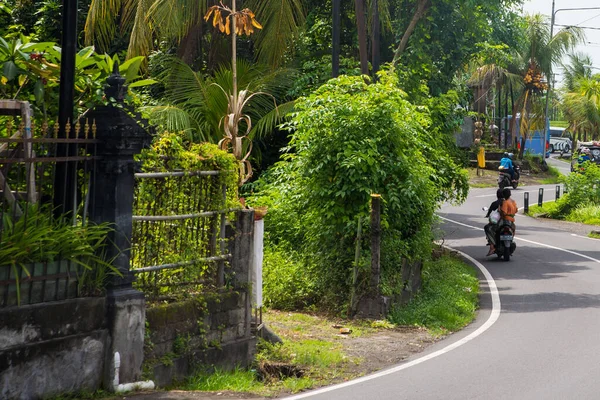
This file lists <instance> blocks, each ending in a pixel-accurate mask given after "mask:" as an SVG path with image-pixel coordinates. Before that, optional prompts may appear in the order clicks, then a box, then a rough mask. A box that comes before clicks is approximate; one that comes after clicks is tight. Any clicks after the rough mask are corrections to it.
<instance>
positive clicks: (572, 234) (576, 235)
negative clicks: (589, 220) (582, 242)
mask: <svg viewBox="0 0 600 400" xmlns="http://www.w3.org/2000/svg"><path fill="white" fill-rule="evenodd" d="M571 236H575V237H579V238H582V239H587V240H598V239H594V238H591V237H587V236H581V235H578V234H576V233H571Z"/></svg>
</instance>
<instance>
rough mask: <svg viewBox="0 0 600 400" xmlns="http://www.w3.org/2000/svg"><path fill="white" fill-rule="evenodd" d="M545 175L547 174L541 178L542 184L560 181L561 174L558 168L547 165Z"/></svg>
mask: <svg viewBox="0 0 600 400" xmlns="http://www.w3.org/2000/svg"><path fill="white" fill-rule="evenodd" d="M546 175H547V177H546V178H544V179H542V184H543V185H551V184H554V183H560V177H561V176H562V174H561V173H560V171H559V170H558V168H556V167H553V166H551V165H549V166H548V171H547V172H546Z"/></svg>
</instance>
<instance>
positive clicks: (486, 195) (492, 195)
mask: <svg viewBox="0 0 600 400" xmlns="http://www.w3.org/2000/svg"><path fill="white" fill-rule="evenodd" d="M475 197H496V194H495V193H494V194H482V195H481V196H475Z"/></svg>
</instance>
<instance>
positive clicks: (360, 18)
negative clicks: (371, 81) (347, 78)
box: [354, 0, 369, 75]
mask: <svg viewBox="0 0 600 400" xmlns="http://www.w3.org/2000/svg"><path fill="white" fill-rule="evenodd" d="M354 6H355V9H356V27H357V30H358V50H359V53H360V71H361V73H362V74H363V75H368V74H369V55H368V54H367V22H366V18H365V0H355V2H354Z"/></svg>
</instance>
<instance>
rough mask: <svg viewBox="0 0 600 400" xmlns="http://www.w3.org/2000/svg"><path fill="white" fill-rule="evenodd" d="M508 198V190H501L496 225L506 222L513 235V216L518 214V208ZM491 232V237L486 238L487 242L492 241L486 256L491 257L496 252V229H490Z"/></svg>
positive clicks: (509, 194) (514, 227) (509, 193)
mask: <svg viewBox="0 0 600 400" xmlns="http://www.w3.org/2000/svg"><path fill="white" fill-rule="evenodd" d="M510 196H511V192H510V189H508V188H504V189H503V190H502V200H501V201H502V202H501V203H500V205H499V207H498V211H499V212H500V221H498V225H500V224H501V222H502V221H508V222H509V223H510V226H511V229H512V231H513V235H514V232H515V229H516V226H515V215H516V214H517V212H519V207H517V203H516V202H515V201H514V200H513V199H511V198H510ZM498 201H499V202H500V200H498ZM488 229H489V228H488ZM492 232H493V236H488V240H490V239H493V240H490V251H489V252H488V254H487V255H488V256H491V255H492V254H494V253H495V252H496V229H495V228H494V229H492ZM486 233H487V231H486Z"/></svg>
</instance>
